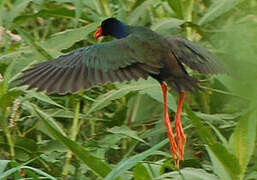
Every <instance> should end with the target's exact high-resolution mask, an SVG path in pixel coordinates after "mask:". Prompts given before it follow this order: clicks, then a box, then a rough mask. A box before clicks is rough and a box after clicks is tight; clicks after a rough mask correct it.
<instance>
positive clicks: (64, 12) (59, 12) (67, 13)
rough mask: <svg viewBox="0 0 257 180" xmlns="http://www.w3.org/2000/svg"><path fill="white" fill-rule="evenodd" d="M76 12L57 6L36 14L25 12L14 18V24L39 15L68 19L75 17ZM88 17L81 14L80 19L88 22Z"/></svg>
mask: <svg viewBox="0 0 257 180" xmlns="http://www.w3.org/2000/svg"><path fill="white" fill-rule="evenodd" d="M75 14H76V12H75V11H74V10H70V9H66V8H55V9H42V10H40V11H39V12H37V13H35V14H25V15H21V16H18V17H17V18H15V19H14V23H13V26H14V25H15V26H17V25H20V24H22V23H24V22H28V21H32V20H34V19H35V18H37V17H42V18H44V19H47V18H52V17H57V18H66V19H74V16H75ZM87 20H88V18H87V17H86V16H85V15H83V14H82V15H80V17H79V19H78V21H79V22H83V23H87Z"/></svg>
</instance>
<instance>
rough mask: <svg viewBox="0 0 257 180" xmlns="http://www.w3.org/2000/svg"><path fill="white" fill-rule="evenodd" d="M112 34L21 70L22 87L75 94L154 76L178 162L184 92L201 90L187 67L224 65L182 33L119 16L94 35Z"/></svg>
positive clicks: (208, 70)
mask: <svg viewBox="0 0 257 180" xmlns="http://www.w3.org/2000/svg"><path fill="white" fill-rule="evenodd" d="M101 36H112V37H114V38H116V39H115V40H113V41H110V42H105V43H101V44H96V45H91V46H87V47H82V48H79V49H76V50H73V51H71V52H70V53H67V54H65V55H62V56H60V57H58V58H56V59H54V60H50V61H46V62H43V63H39V64H35V65H33V66H32V67H30V68H29V69H27V70H25V71H23V73H22V75H21V77H19V78H18V79H17V80H18V81H21V83H20V84H19V85H28V89H33V88H36V89H37V91H46V92H47V93H48V94H51V93H59V94H66V93H76V92H78V91H80V90H87V89H89V88H91V87H93V86H96V85H103V84H106V83H112V82H116V81H118V82H122V81H131V80H138V79H139V78H143V79H147V78H148V77H149V76H151V77H153V78H154V79H156V80H157V81H158V82H159V83H160V85H161V88H162V92H163V100H164V124H165V127H166V130H167V132H168V138H169V143H170V148H171V150H172V155H173V159H174V162H175V165H176V166H177V167H179V162H180V161H181V160H183V157H184V146H185V143H186V135H185V133H184V131H183V128H182V123H181V112H182V107H183V101H184V97H185V92H187V91H189V92H190V91H193V90H194V89H197V88H199V85H198V81H197V79H195V78H194V77H192V76H190V75H189V74H188V72H187V71H186V67H189V68H191V69H192V70H195V71H198V72H199V73H201V74H216V73H225V70H224V66H223V64H222V63H221V62H220V61H219V60H218V59H216V58H215V57H214V56H212V55H211V54H210V53H209V52H207V51H206V50H204V49H203V48H201V47H200V46H198V45H197V44H194V43H192V42H190V41H188V40H186V39H184V38H181V37H179V36H164V35H160V34H158V33H156V32H154V31H152V30H151V29H149V28H146V27H142V26H131V25H126V24H124V23H122V22H121V21H119V20H117V19H116V18H108V19H105V20H104V21H102V23H101V26H100V27H99V28H98V29H97V30H96V32H95V34H94V38H95V39H98V38H99V37H101ZM167 86H169V87H171V88H172V89H174V90H175V91H176V92H178V94H179V100H178V106H177V111H176V115H175V120H174V125H175V134H176V138H175V135H174V133H173V128H172V126H171V122H170V119H169V113H168V107H167Z"/></svg>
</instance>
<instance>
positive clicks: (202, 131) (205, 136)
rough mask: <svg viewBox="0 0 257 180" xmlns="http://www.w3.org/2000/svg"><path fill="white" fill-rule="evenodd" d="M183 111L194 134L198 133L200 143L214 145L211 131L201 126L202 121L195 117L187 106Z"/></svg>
mask: <svg viewBox="0 0 257 180" xmlns="http://www.w3.org/2000/svg"><path fill="white" fill-rule="evenodd" d="M185 109H186V112H187V115H188V118H189V119H190V120H191V122H192V124H193V126H194V127H195V130H196V132H197V133H198V136H199V137H200V138H201V139H202V141H203V142H204V143H205V144H207V145H212V144H214V143H215V142H216V141H215V139H214V137H213V135H212V133H211V131H210V130H209V129H208V128H207V127H205V126H204V125H203V123H202V121H201V120H200V119H199V118H198V117H197V116H196V115H195V113H194V112H193V111H192V110H191V109H190V108H189V107H188V106H186V105H185Z"/></svg>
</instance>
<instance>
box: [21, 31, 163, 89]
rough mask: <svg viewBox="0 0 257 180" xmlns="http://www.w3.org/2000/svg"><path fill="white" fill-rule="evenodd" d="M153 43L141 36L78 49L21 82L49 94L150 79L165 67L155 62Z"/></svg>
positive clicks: (31, 70)
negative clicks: (144, 40)
mask: <svg viewBox="0 0 257 180" xmlns="http://www.w3.org/2000/svg"><path fill="white" fill-rule="evenodd" d="M151 57H152V58H151ZM153 57H156V53H154V51H153V50H152V48H151V44H148V43H145V42H143V41H141V40H140V38H138V37H137V36H134V35H129V36H128V37H126V38H123V39H118V40H114V41H111V42H107V43H102V44H97V45H92V46H88V47H85V48H80V49H77V50H74V51H72V52H70V53H68V54H66V55H63V56H60V57H58V58H57V59H54V60H50V61H46V62H43V63H40V64H35V65H34V66H32V67H31V68H29V69H27V70H25V71H23V74H22V76H21V77H19V78H18V79H17V80H19V81H22V82H21V84H20V85H28V86H29V87H28V88H29V89H32V88H37V90H38V91H43V90H46V91H47V93H54V92H56V93H61V94H65V93H68V92H71V93H74V92H77V91H79V90H85V89H89V88H90V87H92V86H95V85H102V84H105V83H108V82H115V81H120V82H121V81H130V80H133V79H134V80H137V79H139V78H141V77H142V78H145V79H146V78H147V77H148V75H149V73H151V74H158V73H159V69H160V68H161V64H160V63H159V62H158V61H154V59H157V58H153Z"/></svg>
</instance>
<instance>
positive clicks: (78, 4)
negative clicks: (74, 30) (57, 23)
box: [73, 0, 83, 27]
mask: <svg viewBox="0 0 257 180" xmlns="http://www.w3.org/2000/svg"><path fill="white" fill-rule="evenodd" d="M73 4H74V6H75V27H77V26H78V22H79V18H80V16H81V14H82V8H83V2H82V0H74V1H73Z"/></svg>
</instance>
